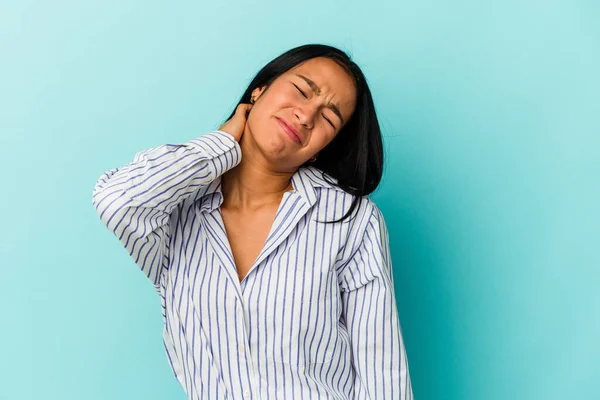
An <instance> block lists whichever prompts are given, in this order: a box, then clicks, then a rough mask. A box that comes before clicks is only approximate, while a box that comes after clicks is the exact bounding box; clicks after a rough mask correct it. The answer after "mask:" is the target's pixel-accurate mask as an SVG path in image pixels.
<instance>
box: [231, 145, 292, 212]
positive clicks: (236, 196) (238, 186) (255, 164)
mask: <svg viewBox="0 0 600 400" xmlns="http://www.w3.org/2000/svg"><path fill="white" fill-rule="evenodd" d="M242 150H243V146H242ZM250 154H257V153H256V152H245V153H244V151H242V160H241V161H240V163H239V164H238V165H237V166H235V167H234V168H232V169H230V170H229V171H226V172H225V173H224V174H223V175H222V176H221V192H222V193H223V203H222V204H221V207H222V208H225V209H229V210H236V211H241V212H246V211H256V210H258V209H259V208H262V207H264V206H272V205H278V204H279V203H280V202H281V198H282V197H283V194H284V193H285V192H286V191H289V190H292V189H293V186H292V182H291V179H292V175H293V174H294V173H293V172H291V173H290V172H280V171H274V170H273V169H272V168H269V166H267V165H265V163H264V161H263V162H261V160H260V159H258V157H252V156H251V155H250Z"/></svg>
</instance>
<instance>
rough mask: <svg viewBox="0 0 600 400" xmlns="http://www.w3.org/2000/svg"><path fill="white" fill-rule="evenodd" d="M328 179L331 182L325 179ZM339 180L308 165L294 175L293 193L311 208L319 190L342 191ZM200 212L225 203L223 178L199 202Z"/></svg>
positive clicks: (215, 180)
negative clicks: (338, 184) (222, 186)
mask: <svg viewBox="0 0 600 400" xmlns="http://www.w3.org/2000/svg"><path fill="white" fill-rule="evenodd" d="M323 175H325V176H326V177H327V179H328V180H329V182H328V181H327V180H325V179H324V177H323ZM335 183H337V179H335V178H333V177H332V176H330V175H328V174H325V173H323V172H322V171H321V170H320V169H318V168H317V167H314V166H312V165H307V166H303V167H300V168H298V170H297V171H296V172H295V173H294V175H292V186H293V189H292V190H291V191H290V192H291V193H296V194H298V195H299V196H300V197H301V198H302V199H303V200H304V201H305V202H306V203H307V204H308V205H309V206H312V205H313V204H315V203H316V201H317V198H318V197H317V188H331V189H337V190H342V189H341V188H339V187H338V186H335ZM197 202H198V204H199V209H200V211H213V210H214V209H216V208H218V207H220V206H221V204H222V203H223V193H222V192H221V176H218V177H217V178H216V179H214V180H213V181H212V182H211V183H210V185H209V187H208V188H207V190H206V192H205V193H204V194H203V195H202V196H201V197H200V198H199V199H198V200H197Z"/></svg>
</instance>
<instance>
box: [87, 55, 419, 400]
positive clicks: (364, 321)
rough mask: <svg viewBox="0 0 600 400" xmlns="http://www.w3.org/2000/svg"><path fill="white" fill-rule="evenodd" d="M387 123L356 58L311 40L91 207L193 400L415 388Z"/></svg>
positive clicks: (372, 394) (98, 194) (127, 169)
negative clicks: (210, 122) (392, 221)
mask: <svg viewBox="0 0 600 400" xmlns="http://www.w3.org/2000/svg"><path fill="white" fill-rule="evenodd" d="M382 170H383V150H382V141H381V133H380V129H379V124H378V122H377V117H376V114H375V109H374V106H373V100H372V97H371V93H370V90H369V87H368V86H367V83H366V80H365V77H364V75H363V73H362V72H361V70H360V69H359V67H358V66H357V65H356V64H355V63H354V62H352V61H351V60H350V58H349V57H348V56H347V55H346V54H345V53H344V52H342V51H340V50H339V49H336V48H334V47H331V46H326V45H305V46H300V47H297V48H294V49H291V50H289V51H287V52H285V53H283V54H281V55H280V56H278V57H277V58H275V59H274V60H272V61H271V62H269V63H268V64H267V65H266V66H265V67H264V68H262V69H261V70H260V71H259V72H258V74H257V75H256V76H255V78H254V79H253V80H252V82H251V83H250V85H249V86H248V88H247V90H246V91H245V92H244V94H243V96H242V97H241V99H240V101H239V105H238V106H237V107H236V109H235V110H234V112H233V113H232V114H231V116H230V117H229V118H228V120H227V121H226V122H225V123H224V124H222V125H221V126H220V127H219V129H218V130H214V131H212V132H208V133H205V134H203V135H201V136H199V137H197V138H195V139H192V140H190V141H189V142H187V143H184V144H165V145H162V146H158V147H155V148H151V149H148V150H144V151H141V152H139V153H137V154H136V155H135V157H134V159H133V161H132V162H130V163H129V164H127V165H125V166H123V167H121V168H114V169H111V170H109V171H107V172H105V173H104V174H102V176H100V178H99V179H98V181H97V183H96V186H95V188H94V192H93V204H94V207H95V208H96V210H97V212H98V214H99V216H100V218H101V219H102V221H103V222H104V224H105V225H106V226H107V227H108V228H109V229H110V230H111V231H112V232H113V233H114V234H115V235H116V236H117V237H118V238H119V240H120V241H121V242H122V244H123V245H124V247H125V248H126V249H127V251H128V252H129V254H130V255H131V256H132V257H133V259H134V260H135V262H136V264H137V265H138V266H139V267H140V268H141V270H142V271H143V272H144V274H145V275H146V276H147V277H148V278H149V279H150V280H151V281H152V283H153V284H154V286H155V288H156V290H157V292H158V293H159V295H160V298H161V304H162V310H163V320H164V324H165V325H164V330H163V339H164V344H165V348H166V352H167V356H168V359H169V362H170V365H171V367H172V369H173V372H174V374H175V376H176V378H177V379H178V380H179V382H180V383H181V385H182V386H183V388H184V389H185V391H186V393H187V395H188V398H189V399H226V398H228V399H249V398H254V399H280V398H283V399H292V398H293V399H295V398H306V399H311V398H314V399H325V398H328V399H349V398H361V399H401V400H408V399H412V389H411V383H410V376H409V368H408V362H407V357H406V351H405V348H404V343H403V338H402V333H401V327H400V321H399V318H398V314H397V309H396V301H395V295H394V285H393V276H392V269H391V258H390V250H389V240H388V231H387V228H386V224H385V221H384V219H383V215H382V213H381V211H380V210H379V209H378V208H377V206H376V205H375V204H374V202H373V201H372V200H371V199H370V198H369V197H368V194H370V193H371V192H373V191H374V190H375V188H376V187H377V185H378V184H379V182H380V179H381V174H382Z"/></svg>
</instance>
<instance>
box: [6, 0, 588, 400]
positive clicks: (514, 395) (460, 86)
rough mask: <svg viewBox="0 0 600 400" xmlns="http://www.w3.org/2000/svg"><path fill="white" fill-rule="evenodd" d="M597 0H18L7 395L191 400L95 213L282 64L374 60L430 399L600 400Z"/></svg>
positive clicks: (404, 272)
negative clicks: (130, 169)
mask: <svg viewBox="0 0 600 400" xmlns="http://www.w3.org/2000/svg"><path fill="white" fill-rule="evenodd" d="M599 4H600V3H598V2H597V1H576V0H571V1H552V0H550V1H544V2H542V1H514V0H513V1H511V0H509V1H494V2H490V1H488V2H481V1H475V0H467V1H455V2H441V1H438V2H435V1H427V0H425V1H419V2H416V1H413V2H406V1H401V2H399V1H392V0H388V1H369V2H364V1H360V2H357V1H349V0H345V1H335V2H334V1H330V2H327V1H325V2H323V1H315V0H311V1H303V2H300V3H298V2H296V3H292V2H289V3H287V2H281V1H260V2H245V1H226V2H225V1H223V2H184V1H180V2H166V1H146V2H134V1H130V0H121V1H110V0H109V1H104V2H81V1H60V0H58V1H53V2H42V1H37V2H34V1H24V0H20V1H3V2H2V4H1V5H0V57H1V60H2V61H1V62H0V133H1V134H0V140H1V143H0V167H1V170H2V185H3V187H4V189H3V190H2V196H0V197H1V199H0V202H1V203H0V206H1V207H2V211H3V215H2V220H3V224H2V226H3V229H2V230H1V233H0V235H1V236H0V246H1V247H0V248H1V251H2V262H1V265H0V269H1V274H2V275H1V276H2V283H3V284H2V291H1V293H0V301H1V303H2V305H3V311H2V322H1V329H0V399H2V400H4V399H7V400H12V399H17V400H29V399H41V398H43V399H48V400H54V399H57V400H58V399H61V400H71V399H77V400H80V399H85V400H88V399H90V400H96V399H98V400H99V399H115V400H117V399H147V400H150V399H157V400H158V399H160V400H163V399H182V400H183V399H184V398H185V395H184V393H183V390H182V388H181V387H180V386H179V384H178V383H177V381H176V379H175V378H174V376H173V374H172V373H171V371H170V369H169V367H168V361H167V358H166V355H165V353H164V349H163V345H162V339H161V330H162V325H161V312H160V302H159V297H158V296H157V295H156V293H155V292H154V289H153V287H152V285H151V284H150V283H149V281H148V280H147V279H145V278H144V276H143V275H142V274H141V272H139V270H138V269H137V267H136V266H135V264H134V263H133V261H132V259H130V258H129V256H128V255H127V253H126V252H125V250H124V249H123V248H122V247H121V245H120V243H119V242H118V240H117V239H116V238H115V237H113V236H112V235H111V234H110V232H109V231H108V230H106V229H105V228H104V226H103V225H102V223H101V221H100V220H99V218H98V216H97V215H96V214H95V211H94V209H93V206H92V203H91V195H92V188H93V186H94V184H95V181H96V179H97V178H98V177H99V176H100V174H101V173H102V172H104V170H107V169H109V168H113V167H117V166H121V165H124V164H125V163H127V162H129V161H130V160H132V159H133V155H134V154H135V153H136V152H137V151H139V150H142V149H146V148H149V147H153V146H156V145H159V144H163V143H176V142H180V143H182V142H185V141H187V140H190V139H192V138H194V137H196V136H199V135H200V134H203V133H205V132H208V131H210V130H212V129H215V128H217V127H218V126H219V125H220V123H222V122H223V120H224V118H226V117H227V116H228V115H229V113H230V112H231V111H232V109H233V107H234V106H235V104H236V101H237V99H238V98H239V96H240V95H241V93H242V90H243V89H244V88H245V87H246V85H247V84H248V82H249V80H250V79H251V78H252V76H253V75H254V74H255V73H256V72H257V71H258V70H259V69H260V68H261V67H262V66H263V65H264V64H265V63H267V62H268V61H269V60H271V59H272V58H274V57H275V56H277V55H278V54H280V53H282V52H283V51H285V50H287V49H289V48H291V47H295V46H297V45H301V44H305V43H313V42H317V43H326V44H331V45H335V46H339V47H340V48H342V49H343V50H346V51H348V52H349V53H350V54H351V55H352V56H353V58H354V60H355V61H356V62H357V63H358V64H359V65H360V66H361V67H362V68H363V69H364V72H365V74H366V75H367V78H368V80H369V83H370V85H371V89H372V91H373V94H374V97H375V103H376V107H377V110H378V113H379V118H380V121H381V125H382V128H383V133H384V135H385V138H384V139H385V146H386V154H387V160H386V161H387V164H386V172H385V175H384V180H383V182H382V184H381V186H380V188H379V189H378V190H377V192H375V193H374V194H373V196H372V197H373V199H374V200H375V201H376V202H377V204H378V205H379V206H380V208H381V209H382V211H383V213H384V216H385V217H386V221H387V224H388V227H389V231H390V242H391V245H392V259H393V263H394V276H395V281H396V296H397V300H398V307H399V313H400V318H401V323H402V327H403V333H404V338H405V344H406V346H407V351H408V356H409V363H410V369H411V375H412V381H413V390H414V394H415V397H416V398H417V399H418V400H429V399H456V400H459V399H460V400H465V399H486V400H495V399H498V400H500V399H503V400H504V399H544V400H550V399H567V398H568V399H575V398H577V399H597V398H600V384H598V380H597V378H598V371H599V370H598V368H599V367H598V365H599V362H600V345H599V343H598V339H599V337H600V321H599V310H600V291H599V290H598V286H599V285H598V282H599V280H600V256H599V253H598V248H599V247H600V246H598V244H599V242H600V228H599V227H600V212H599V204H600V183H599V173H600V156H599V147H600V139H599V138H600V136H599V135H600V75H599V71H600V24H598V21H599V20H600V5H599Z"/></svg>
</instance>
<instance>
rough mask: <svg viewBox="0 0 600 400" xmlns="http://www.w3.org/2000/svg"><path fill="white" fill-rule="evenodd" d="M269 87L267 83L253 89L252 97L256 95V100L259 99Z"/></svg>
mask: <svg viewBox="0 0 600 400" xmlns="http://www.w3.org/2000/svg"><path fill="white" fill-rule="evenodd" d="M266 88H267V86H266V85H263V86H262V87H260V88H256V89H254V90H253V91H252V94H251V96H250V97H254V99H255V100H258V98H259V97H260V95H261V94H263V92H264V91H265V89H266Z"/></svg>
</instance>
